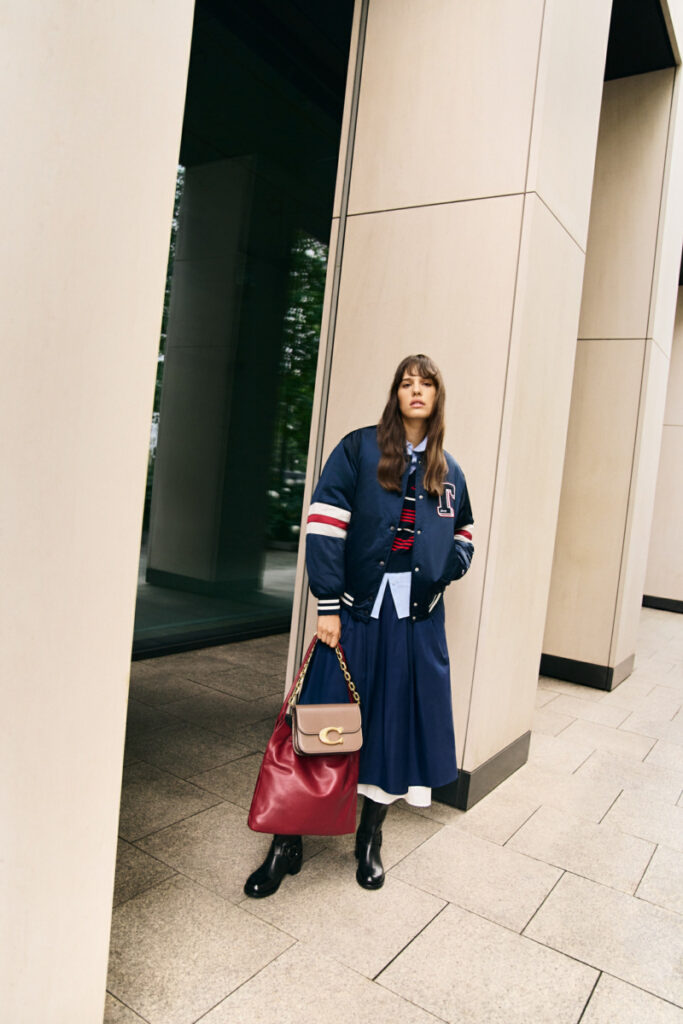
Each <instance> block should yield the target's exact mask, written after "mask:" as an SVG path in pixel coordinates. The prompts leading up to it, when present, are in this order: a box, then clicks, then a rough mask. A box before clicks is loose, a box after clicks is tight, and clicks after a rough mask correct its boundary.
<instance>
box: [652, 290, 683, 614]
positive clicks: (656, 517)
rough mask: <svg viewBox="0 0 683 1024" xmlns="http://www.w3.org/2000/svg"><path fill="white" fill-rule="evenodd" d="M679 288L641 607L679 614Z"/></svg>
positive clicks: (682, 552)
mask: <svg viewBox="0 0 683 1024" xmlns="http://www.w3.org/2000/svg"><path fill="white" fill-rule="evenodd" d="M681 523H683V288H679V289H678V304H677V309H676V323H675V327H674V335H673V344H672V347H671V366H670V370H669V384H668V388H667V396H666V408H665V411H664V426H663V429H662V447H661V453H660V458H659V473H658V476H657V489H656V491H655V507H654V514H653V517H652V530H651V532H650V550H649V554H648V563H647V573H646V576H645V596H644V598H643V604H646V605H648V606H649V607H651V608H664V609H667V610H669V611H677V612H683V543H682V542H681Z"/></svg>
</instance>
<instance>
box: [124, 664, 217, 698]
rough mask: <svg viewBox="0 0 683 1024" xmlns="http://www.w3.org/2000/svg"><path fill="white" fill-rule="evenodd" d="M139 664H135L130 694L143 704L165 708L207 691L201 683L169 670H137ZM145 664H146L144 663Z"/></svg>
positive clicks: (131, 677) (132, 671)
mask: <svg viewBox="0 0 683 1024" xmlns="http://www.w3.org/2000/svg"><path fill="white" fill-rule="evenodd" d="M136 664H140V663H139V662H133V668H132V669H131V676H130V688H129V694H130V696H131V697H133V698H134V699H135V700H137V701H139V702H140V703H141V704H147V705H149V706H150V707H163V705H164V704H171V703H172V702H173V701H176V700H189V699H190V698H192V697H196V696H198V695H199V694H201V693H202V691H203V690H204V689H205V688H204V687H202V686H200V685H199V683H194V682H192V680H191V679H187V678H186V677H185V676H181V675H176V674H175V673H171V672H169V671H168V669H156V670H155V669H140V668H138V669H137V670H136V669H135V665H136ZM143 664H144V663H143Z"/></svg>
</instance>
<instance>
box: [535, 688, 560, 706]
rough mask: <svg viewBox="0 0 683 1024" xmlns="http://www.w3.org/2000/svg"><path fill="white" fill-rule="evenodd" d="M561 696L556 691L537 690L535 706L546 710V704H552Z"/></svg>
mask: <svg viewBox="0 0 683 1024" xmlns="http://www.w3.org/2000/svg"><path fill="white" fill-rule="evenodd" d="M558 697H559V694H558V693H557V692H555V691H554V690H541V688H540V687H539V688H538V689H537V690H536V697H535V706H536V707H537V708H544V707H545V706H546V704H550V702H551V701H553V700H557V698H558Z"/></svg>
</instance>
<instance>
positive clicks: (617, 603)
mask: <svg viewBox="0 0 683 1024" xmlns="http://www.w3.org/2000/svg"><path fill="white" fill-rule="evenodd" d="M677 75H678V68H675V69H674V77H673V82H672V83H671V98H670V100H669V120H668V122H667V126H666V144H665V147H664V166H663V168H662V183H661V187H660V193H659V209H658V210H657V231H656V233H655V255H654V259H653V261H652V277H651V279H650V298H649V303H648V311H647V325H646V328H645V338H644V339H643V362H642V366H641V370H640V391H639V393H638V414H637V416H636V433H635V437H634V439H633V455H632V457H631V472H630V475H629V481H628V495H627V497H626V518H625V520H624V534H623V537H622V539H621V554H620V556H619V574H618V576H617V589H616V594H615V598H614V608H613V613H612V630H611V633H610V638H609V653H608V664H611V663H612V662H613V661H615V660H616V649H615V641H616V631H617V615H618V613H619V609H620V607H621V605H622V593H621V586H622V579H623V577H624V556H625V552H626V538H627V536H628V533H629V529H630V526H631V523H632V520H633V508H632V506H631V495H632V493H633V482H634V476H635V471H636V459H637V456H638V452H639V450H640V442H641V437H642V431H643V422H642V419H643V416H644V411H643V393H644V390H645V386H646V383H647V382H646V380H645V370H646V366H647V345H648V338H649V337H650V334H651V327H652V307H653V298H654V287H655V272H656V270H657V266H658V263H659V255H660V252H661V241H662V239H661V230H662V207H663V204H664V185H665V183H666V180H667V170H668V165H669V161H670V159H671V153H670V151H669V146H670V142H671V116H672V113H673V101H674V96H675V94H676V79H677ZM648 539H649V538H648Z"/></svg>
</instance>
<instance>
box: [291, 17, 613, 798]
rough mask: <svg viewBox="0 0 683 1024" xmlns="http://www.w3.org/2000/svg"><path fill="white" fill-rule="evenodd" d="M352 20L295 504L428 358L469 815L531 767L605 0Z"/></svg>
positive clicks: (460, 789) (299, 609)
mask: <svg viewBox="0 0 683 1024" xmlns="http://www.w3.org/2000/svg"><path fill="white" fill-rule="evenodd" d="M365 13H366V7H365V5H360V4H359V6H358V9H357V11H356V15H357V17H356V35H355V37H354V38H357V39H358V40H359V47H358V53H359V55H358V58H357V61H360V62H361V67H360V68H359V66H358V63H357V61H356V62H354V58H353V57H352V68H351V74H350V76H349V80H350V85H349V89H350V90H351V88H352V85H353V81H354V72H355V73H356V82H357V80H358V78H360V89H359V93H358V114H357V120H356V119H355V117H354V113H355V108H354V104H353V96H352V94H351V92H350V94H349V96H348V97H347V118H346V125H347V128H348V131H347V132H346V133H345V135H344V138H343V143H342V160H341V163H340V168H341V172H342V177H341V179H340V186H339V188H338V195H337V204H336V209H335V218H334V230H333V245H334V242H335V239H336V241H337V244H336V248H333V250H332V252H333V253H334V254H335V255H334V259H331V260H330V270H329V278H328V296H327V306H326V318H325V321H324V324H323V346H322V349H321V353H322V358H321V362H320V373H319V379H318V390H317V395H316V407H315V409H314V423H313V428H312V435H311V436H312V454H314V455H315V458H311V459H310V465H311V470H310V474H309V475H310V479H309V492H308V493H309V494H310V487H311V485H312V483H313V478H314V477H315V476H316V475H317V472H318V468H319V465H320V460H321V458H322V457H324V456H326V455H327V454H328V453H329V451H330V450H331V448H332V447H333V445H334V444H335V443H336V442H337V441H338V439H339V438H340V437H341V436H342V434H344V433H345V432H346V431H347V430H349V429H351V428H353V427H355V426H361V425H364V424H367V423H372V422H376V421H377V419H378V417H379V415H380V412H381V410H382V407H383V405H384V402H385V400H386V392H387V388H388V385H389V382H390V379H391V376H392V374H393V370H394V368H395V365H396V363H397V362H398V361H399V360H400V359H401V358H402V357H403V356H404V355H406V354H408V353H410V352H415V351H424V352H427V353H429V354H430V355H432V356H433V358H434V359H435V360H436V361H437V363H438V364H439V365H440V367H441V368H442V370H443V373H444V376H445V380H446V383H447V387H448V401H447V436H446V446H447V448H448V449H449V450H450V451H451V452H452V453H453V454H454V455H455V457H456V458H457V459H458V460H459V461H460V463H461V465H462V466H463V469H464V471H465V473H466V475H467V479H468V484H469V488H470V493H471V497H472V503H473V508H474V516H475V545H476V551H475V558H474V563H473V568H472V570H471V572H470V573H469V574H468V576H467V577H466V578H465V579H464V580H463V581H462V582H461V583H458V584H457V585H454V586H453V587H451V588H450V590H449V591H448V593H447V597H446V615H447V630H448V638H449V647H450V653H451V662H452V683H453V698H454V714H455V726H456V742H457V746H458V760H459V764H460V765H461V773H460V779H459V783H458V786H457V787H453V788H451V789H450V790H449V791H448V792H445V793H442V794H441V795H442V797H443V798H445V799H448V800H449V801H451V802H454V803H456V804H457V805H458V806H461V807H467V806H470V805H471V804H472V803H474V802H475V801H476V800H478V799H479V798H480V797H481V796H483V795H484V794H485V793H486V792H487V791H488V790H490V789H491V788H493V786H495V785H496V784H497V783H498V782H499V781H500V780H501V779H502V778H504V777H505V776H506V775H507V774H509V773H510V772H511V771H513V770H514V769H515V768H516V767H518V766H519V765H520V764H521V763H523V762H524V760H525V759H526V754H527V748H528V740H529V730H530V726H531V718H532V713H533V706H534V695H535V690H536V684H537V675H538V661H539V657H540V653H541V641H542V636H543V626H544V620H545V608H546V597H547V588H548V585H549V579H550V569H551V564H552V552H553V542H554V532H555V522H556V514H557V505H558V501H559V492H560V483H561V471H562V456H563V452H564V445H565V437H566V426H567V417H568V410H569V399H570V391H571V379H572V368H573V363H574V352H575V346H576V332H577V326H578V316H579V304H580V292H581V280H582V275H583V266H584V248H585V243H586V235H587V228H588V214H589V207H590V194H591V183H592V176H593V167H594V155H595V144H596V137H597V127H598V119H599V109H600V95H601V88H602V75H603V68H604V60H605V51H606V44H607V33H608V25H609V15H610V3H609V0H603V2H595V0H581V2H580V3H579V4H578V5H577V4H576V3H575V2H568V0H548V2H546V3H543V2H542V0H538V2H535V0H532V2H529V3H525V4H519V3H517V2H516V0H480V2H478V3H476V4H466V3H453V2H452V0H426V2H425V0H406V2H402V3H395V2H394V0H370V2H369V5H367V24H366V22H365ZM353 52H354V50H353V44H352V53H353ZM577 68H580V74H578V73H577ZM359 72H362V74H360V73H359ZM328 370H329V385H328V379H327V373H328ZM299 578H300V580H301V582H302V583H303V562H300V566H299ZM303 593H304V591H303V589H302V594H303ZM311 603H312V602H309V606H310V604H311ZM304 605H305V601H303V600H301V601H300V603H298V604H297V606H296V608H295V622H297V623H300V624H302V623H303V621H304V618H303V616H304ZM311 616H312V612H311V610H310V607H309V619H308V623H307V626H306V628H304V627H303V625H302V626H301V629H300V630H299V634H298V638H297V639H298V642H299V643H300V642H301V640H302V639H303V634H304V633H305V632H307V631H309V632H310V630H311V623H312V619H311ZM294 661H295V648H294V645H293V647H292V652H291V657H290V663H291V664H292V665H293V664H294Z"/></svg>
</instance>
